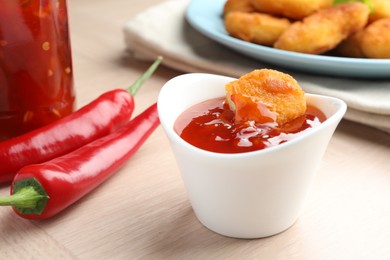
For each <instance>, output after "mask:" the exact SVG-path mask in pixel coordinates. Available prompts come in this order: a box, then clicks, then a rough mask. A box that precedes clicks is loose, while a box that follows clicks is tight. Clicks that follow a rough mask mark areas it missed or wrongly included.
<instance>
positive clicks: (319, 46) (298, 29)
mask: <svg viewBox="0 0 390 260" xmlns="http://www.w3.org/2000/svg"><path fill="white" fill-rule="evenodd" d="M369 12H370V10H369V7H368V6H367V5H365V4H362V3H359V2H354V3H347V4H340V5H336V6H332V7H328V8H325V9H321V10H319V11H317V12H315V13H313V14H311V15H309V16H307V17H306V18H304V19H303V20H302V21H298V22H295V23H293V24H292V25H291V26H290V27H289V28H288V29H286V30H285V31H284V32H283V33H282V35H281V36H280V37H279V39H278V40H277V41H276V42H275V44H274V47H275V48H277V49H282V50H288V51H295V52H301V53H309V54H321V53H324V52H326V51H329V50H331V49H333V48H335V47H336V46H337V45H338V44H339V43H340V42H342V41H343V40H344V39H346V38H347V37H348V36H349V35H351V34H353V33H355V32H357V31H359V30H361V29H362V28H364V26H365V25H366V24H367V20H368V15H369Z"/></svg>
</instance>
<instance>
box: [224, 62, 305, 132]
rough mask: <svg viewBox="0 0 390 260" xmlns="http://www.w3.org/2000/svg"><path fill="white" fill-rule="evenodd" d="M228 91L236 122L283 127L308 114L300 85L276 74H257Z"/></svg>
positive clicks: (247, 75)
mask: <svg viewBox="0 0 390 260" xmlns="http://www.w3.org/2000/svg"><path fill="white" fill-rule="evenodd" d="M225 89H226V92H227V97H226V101H227V102H228V104H229V106H230V109H231V110H232V111H234V112H235V118H236V121H255V122H259V123H269V122H276V123H277V124H278V125H283V124H284V123H286V122H289V121H292V120H294V119H295V118H297V117H299V116H302V115H303V114H305V112H306V101H305V93H304V92H303V90H302V88H301V87H300V86H299V84H298V82H297V81H296V80H295V79H294V78H293V77H291V76H290V75H288V74H285V73H282V72H279V71H276V70H270V69H261V70H254V71H252V72H250V73H248V74H245V75H244V76H242V77H240V78H239V79H238V80H234V81H232V82H230V83H228V84H227V85H226V87H225Z"/></svg>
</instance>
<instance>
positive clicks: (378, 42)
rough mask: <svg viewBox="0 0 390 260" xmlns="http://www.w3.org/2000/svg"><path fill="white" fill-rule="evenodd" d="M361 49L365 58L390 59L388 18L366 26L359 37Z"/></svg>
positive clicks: (389, 23) (389, 19) (389, 21)
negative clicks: (360, 37)
mask: <svg viewBox="0 0 390 260" xmlns="http://www.w3.org/2000/svg"><path fill="white" fill-rule="evenodd" d="M361 49H362V51H363V53H364V55H365V56H366V57H367V58H374V59H390V18H383V19H380V20H377V21H375V22H373V23H371V24H369V25H368V26H367V28H366V29H365V30H364V35H363V37H362V39H361Z"/></svg>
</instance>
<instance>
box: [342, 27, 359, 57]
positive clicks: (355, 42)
mask: <svg viewBox="0 0 390 260" xmlns="http://www.w3.org/2000/svg"><path fill="white" fill-rule="evenodd" d="M363 35H364V29H362V30H360V31H357V32H356V33H354V34H352V35H350V36H349V37H348V38H347V39H345V40H344V41H342V42H341V43H340V44H339V45H338V46H337V47H336V53H338V54H340V55H341V56H346V57H351V58H365V55H364V53H363V50H362V47H361V44H362V39H363Z"/></svg>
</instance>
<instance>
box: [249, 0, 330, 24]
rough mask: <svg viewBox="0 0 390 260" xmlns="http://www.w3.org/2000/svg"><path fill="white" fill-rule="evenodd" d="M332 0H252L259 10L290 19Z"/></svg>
mask: <svg viewBox="0 0 390 260" xmlns="http://www.w3.org/2000/svg"><path fill="white" fill-rule="evenodd" d="M332 3H333V0H278V1H275V0H252V5H253V6H254V7H255V9H257V10H258V11H259V12H263V13H268V14H273V15H279V16H284V17H288V18H291V19H295V20H298V19H302V18H304V17H306V16H308V15H309V14H311V13H313V12H314V11H317V10H319V9H321V8H326V7H329V6H331V5H332Z"/></svg>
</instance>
